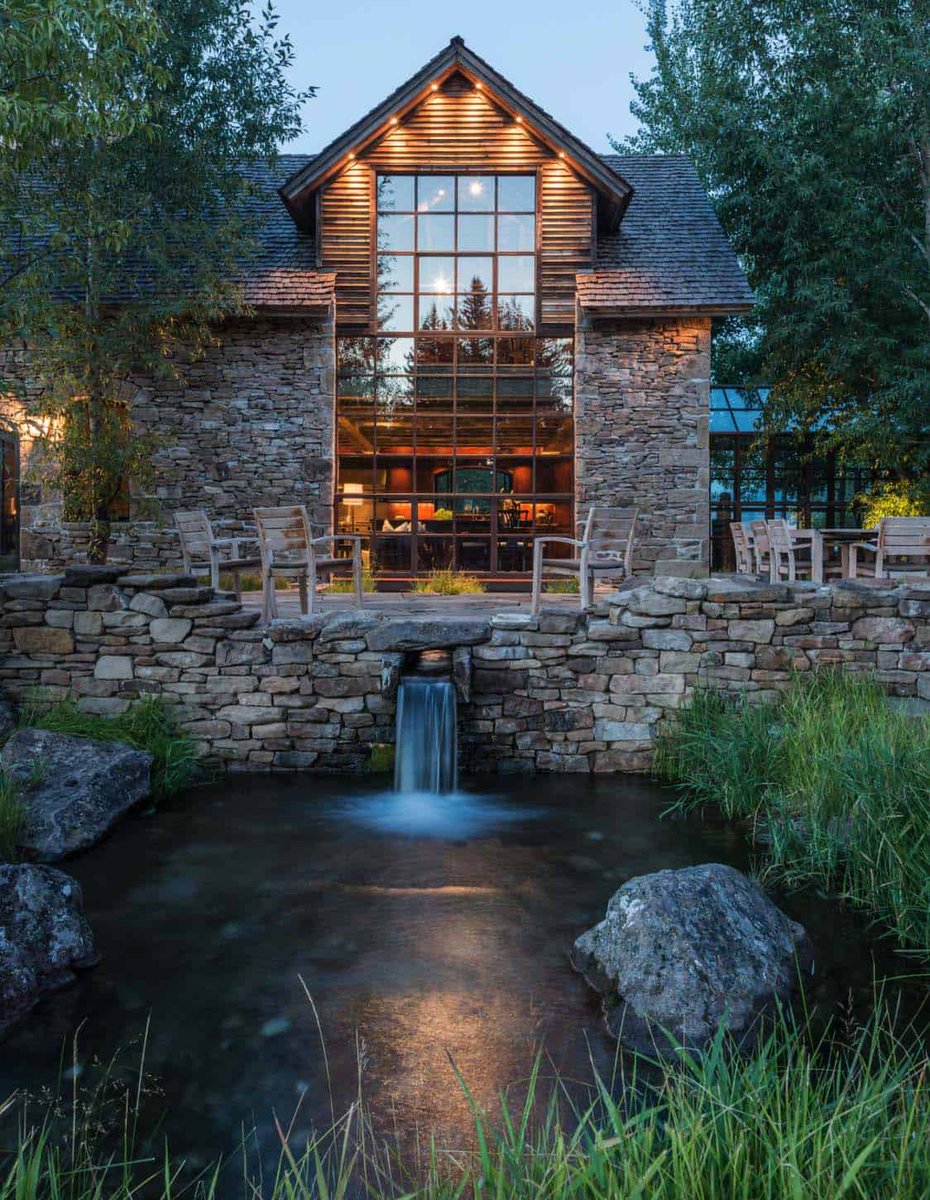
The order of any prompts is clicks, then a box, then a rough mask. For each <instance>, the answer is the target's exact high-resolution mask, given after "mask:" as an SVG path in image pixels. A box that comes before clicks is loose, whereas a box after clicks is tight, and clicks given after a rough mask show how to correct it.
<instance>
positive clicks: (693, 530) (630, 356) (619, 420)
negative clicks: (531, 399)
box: [575, 311, 710, 573]
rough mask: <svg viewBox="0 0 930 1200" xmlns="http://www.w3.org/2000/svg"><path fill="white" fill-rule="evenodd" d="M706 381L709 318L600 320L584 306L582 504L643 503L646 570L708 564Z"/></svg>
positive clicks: (578, 381) (579, 414)
mask: <svg viewBox="0 0 930 1200" xmlns="http://www.w3.org/2000/svg"><path fill="white" fill-rule="evenodd" d="M709 389H710V320H709V319H706V318H704V319H702V318H690V319H687V320H685V319H681V320H651V321H643V320H640V321H613V322H605V321H599V322H597V323H596V324H593V323H592V322H591V321H590V320H588V319H587V318H586V317H585V316H584V314H583V313H582V312H581V311H579V314H578V318H577V333H576V340H575V480H576V487H575V491H576V497H577V510H578V512H579V513H583V512H586V511H587V509H588V507H589V506H590V505H591V504H592V503H601V504H613V505H626V504H630V505H636V506H637V507H638V508H639V510H640V516H639V537H638V539H637V543H636V551H635V568H636V569H637V570H639V571H644V570H648V571H652V570H654V569H655V570H657V571H658V572H660V573H661V572H662V570H663V569H664V568H663V567H662V566H661V565H660V566H658V567H657V564H661V563H662V562H663V561H667V560H678V564H677V566H676V570H677V571H678V573H685V570H686V569H687V568H685V567H683V566H682V560H683V561H684V562H685V563H687V564H693V567H692V568H691V569H692V570H693V571H694V573H699V572H700V568H701V567H704V568H706V566H707V564H708V561H709V557H708V555H709V546H708V532H709V521H710V499H709V487H710V450H709V440H708V438H709V434H708V425H709V404H710V398H709V397H710V391H709ZM705 573H706V571H705Z"/></svg>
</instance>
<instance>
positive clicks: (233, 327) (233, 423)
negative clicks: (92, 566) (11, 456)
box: [0, 317, 335, 570]
mask: <svg viewBox="0 0 930 1200" xmlns="http://www.w3.org/2000/svg"><path fill="white" fill-rule="evenodd" d="M0 377H3V378H19V379H21V380H24V381H27V382H28V354H27V353H26V351H25V350H24V349H22V348H20V349H18V350H16V351H12V350H8V351H7V352H6V355H5V356H4V358H3V360H2V361H0ZM334 389H335V342H334V333H333V323H332V319H331V318H327V319H325V320H319V319H310V318H308V317H279V318H276V319H268V318H253V319H250V320H245V319H242V320H236V321H230V322H228V323H227V324H225V325H223V326H221V327H219V328H218V329H217V331H216V340H215V344H214V345H212V346H210V347H209V348H208V350H207V352H206V354H205V355H204V357H203V358H202V359H199V360H198V361H196V362H193V363H189V364H186V365H183V366H182V367H181V368H180V370H179V373H178V378H176V379H169V380H158V381H148V382H146V381H140V383H139V388H138V391H137V393H136V396H135V397H134V400H133V417H134V420H135V422H136V424H137V427H138V429H139V431H140V433H144V434H149V435H152V436H153V438H154V439H155V442H156V445H157V449H156V452H155V455H154V457H153V462H152V478H151V480H150V481H149V482H148V484H147V486H146V487H145V489H144V490H143V489H140V488H139V487H138V486H133V487H132V489H131V490H132V496H131V499H130V509H131V518H132V519H131V520H129V521H126V522H114V528H113V534H112V537H111V544H110V554H111V558H112V561H114V562H118V563H122V564H127V565H131V566H133V567H136V568H140V569H145V570H154V569H156V568H157V567H168V568H171V567H172V566H176V565H177V564H178V563H179V562H180V547H179V545H178V541H177V537H176V535H175V533H174V526H173V522H172V516H171V514H172V513H173V512H174V511H175V510H177V509H188V508H205V509H206V510H207V511H208V513H209V514H210V516H211V518H212V519H213V520H214V522H215V524H216V527H217V529H218V530H219V531H220V532H222V533H225V534H227V535H228V534H234V533H237V532H242V531H244V530H246V529H247V528H249V527H250V526H251V524H252V521H251V514H252V509H253V507H255V506H256V505H263V504H267V505H273V504H306V505H307V508H308V510H309V512H310V514H311V518H312V519H313V520H315V521H316V522H318V523H319V524H320V525H321V526H326V525H328V523H329V522H330V520H331V514H332V507H331V506H332V494H333V453H334V427H333V420H334V417H333V413H334V404H333V396H334ZM0 416H6V417H7V418H8V420H10V421H11V423H12V424H14V425H15V426H16V427H17V428H19V429H20V431H21V436H22V445H21V455H22V475H23V480H24V483H23V487H22V496H23V504H22V513H21V524H22V533H21V541H22V558H23V563H24V566H27V567H29V568H31V569H39V570H55V569H61V568H62V567H65V566H67V565H68V564H69V563H73V562H82V561H86V547H87V537H86V530H85V529H84V528H83V527H82V526H80V525H71V524H65V523H62V522H61V514H60V505H59V503H58V498H57V497H56V496H55V495H54V494H52V493H50V492H49V490H48V488H47V487H43V484H42V480H41V470H40V464H39V463H38V458H37V455H35V454H34V453H33V439H32V437H31V436H30V429H29V424H28V422H27V421H26V420H24V410H23V405H22V402H21V401H20V400H19V399H17V398H15V397H12V396H7V397H4V398H2V402H0Z"/></svg>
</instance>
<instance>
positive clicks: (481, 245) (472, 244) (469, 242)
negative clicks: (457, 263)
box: [459, 215, 494, 253]
mask: <svg viewBox="0 0 930 1200" xmlns="http://www.w3.org/2000/svg"><path fill="white" fill-rule="evenodd" d="M493 249H494V218H493V217H490V216H489V217H478V216H471V215H466V216H463V217H459V253H461V252H462V251H463V250H464V251H468V250H477V251H489V250H493Z"/></svg>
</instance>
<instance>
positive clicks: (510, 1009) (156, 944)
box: [0, 776, 905, 1159]
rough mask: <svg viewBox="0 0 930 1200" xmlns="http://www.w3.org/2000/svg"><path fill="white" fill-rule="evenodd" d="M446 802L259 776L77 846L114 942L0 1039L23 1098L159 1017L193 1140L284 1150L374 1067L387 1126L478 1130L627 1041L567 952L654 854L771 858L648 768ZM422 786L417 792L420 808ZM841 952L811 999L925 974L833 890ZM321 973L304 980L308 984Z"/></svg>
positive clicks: (178, 1135) (173, 1116) (801, 905)
mask: <svg viewBox="0 0 930 1200" xmlns="http://www.w3.org/2000/svg"><path fill="white" fill-rule="evenodd" d="M494 789H495V795H494V797H493V798H482V797H481V796H480V794H479V792H478V789H477V788H472V789H471V790H470V791H469V790H466V793H465V794H464V795H463V796H461V797H460V796H448V797H445V798H442V800H441V805H442V806H443V807H442V810H441V811H440V812H439V813H438V815H437V811H436V809H435V808H434V807H430V806H429V805H428V804H426V802H425V801H422V798H421V800H420V801H419V802H418V800H417V798H416V797H413V798H411V797H399V798H396V799H395V798H393V797H390V796H387V795H385V794H384V793H383V791H382V787H381V785H380V784H379V783H368V782H365V781H361V782H360V781H357V780H352V781H346V780H329V779H321V778H309V777H304V778H261V777H253V778H241V779H234V780H232V781H224V782H223V783H222V784H218V785H216V786H215V787H211V788H208V789H203V790H200V791H197V792H194V793H191V795H190V796H189V797H187V798H186V800H185V802H184V803H182V804H179V805H178V806H176V807H175V808H174V809H173V810H171V811H167V812H161V813H159V814H157V815H156V816H154V817H136V818H134V819H131V820H129V821H127V822H126V823H125V824H124V825H122V826H121V827H120V828H119V829H118V830H117V831H116V832H115V833H114V835H113V836H112V837H111V838H110V840H109V841H107V842H106V843H105V844H104V845H102V846H100V847H98V848H97V849H96V850H94V851H92V852H90V853H88V854H87V855H85V856H83V857H81V858H79V859H75V860H74V861H73V862H72V863H70V864H69V868H68V869H69V870H70V871H72V873H73V874H74V875H75V876H77V878H78V879H79V880H80V882H81V884H82V885H83V888H84V895H85V904H86V911H87V915H88V917H89V920H90V922H91V925H92V926H93V929H94V931H95V935H96V938H97V943H98V946H99V949H100V951H101V953H102V955H103V961H102V962H101V964H100V966H99V967H98V968H97V969H96V970H95V971H93V972H91V973H89V974H88V975H87V976H86V977H85V978H84V979H83V980H82V981H81V983H80V984H79V985H78V986H77V987H75V988H72V989H71V990H69V991H66V992H62V993H60V994H58V995H56V996H53V997H51V998H50V999H48V1000H47V1001H46V1002H45V1003H43V1004H42V1006H41V1007H40V1008H38V1009H37V1010H36V1011H35V1013H34V1014H33V1015H32V1017H31V1018H30V1019H29V1020H28V1021H27V1022H26V1023H25V1024H24V1025H23V1026H22V1027H21V1028H20V1029H19V1030H18V1031H17V1032H16V1033H15V1034H14V1035H13V1036H11V1037H10V1038H8V1039H7V1041H6V1042H5V1043H3V1044H2V1045H0V1094H4V1093H6V1092H8V1091H9V1090H11V1089H13V1088H15V1087H27V1088H33V1089H37V1088H38V1087H40V1086H41V1085H43V1084H47V1083H49V1082H50V1081H52V1080H53V1079H54V1076H55V1072H56V1068H57V1064H58V1058H59V1052H60V1048H61V1045H62V1043H63V1041H67V1040H68V1039H71V1038H72V1037H73V1035H74V1033H75V1030H76V1029H77V1028H78V1027H79V1026H81V1035H80V1043H79V1060H80V1062H81V1063H82V1064H86V1063H89V1062H90V1061H91V1059H92V1058H93V1056H94V1055H95V1054H96V1055H99V1056H101V1057H104V1058H109V1057H110V1056H111V1055H112V1054H113V1052H114V1051H115V1050H117V1049H118V1048H119V1047H120V1046H126V1045H128V1044H129V1043H131V1042H132V1041H133V1039H137V1038H138V1037H139V1035H140V1034H141V1032H142V1030H143V1028H144V1026H145V1023H146V1020H147V1018H148V1017H149V1016H151V1034H150V1045H149V1052H148V1066H149V1069H150V1070H151V1071H152V1072H153V1073H154V1074H155V1075H156V1076H158V1077H159V1078H160V1079H161V1081H162V1084H163V1087H164V1089H165V1093H166V1098H167V1101H168V1102H169V1103H168V1104H167V1105H166V1111H167V1114H168V1115H167V1117H166V1123H165V1126H164V1128H163V1132H165V1133H167V1135H168V1136H169V1138H170V1141H171V1144H172V1146H173V1147H174V1148H175V1149H177V1150H178V1151H183V1152H184V1153H187V1154H189V1155H191V1156H192V1157H194V1158H201V1159H203V1158H209V1157H212V1156H214V1155H215V1154H217V1153H219V1152H227V1151H230V1150H232V1149H233V1148H234V1147H235V1145H236V1142H237V1140H238V1138H239V1136H240V1133H241V1129H242V1127H243V1125H246V1126H248V1125H249V1124H250V1123H251V1122H253V1121H254V1123H255V1125H256V1128H257V1130H258V1137H259V1140H260V1141H261V1142H262V1143H263V1144H264V1145H265V1147H266V1150H267V1151H268V1152H270V1153H271V1155H272V1156H273V1154H274V1144H275V1138H274V1134H273V1124H272V1111H273V1110H274V1111H276V1112H277V1113H278V1114H280V1115H281V1116H282V1117H285V1118H286V1117H289V1116H290V1114H291V1113H292V1112H293V1109H294V1107H295V1105H296V1104H297V1103H298V1101H301V1116H300V1121H301V1122H303V1123H305V1124H306V1125H309V1124H310V1122H311V1121H318V1122H319V1121H325V1120H326V1119H327V1118H328V1116H329V1113H330V1103H331V1102H330V1095H329V1091H330V1085H328V1084H327V1078H326V1070H325V1066H324V1059H323V1053H322V1049H321V1044H320V1038H319V1035H318V1032H317V1027H316V1023H315V1020H314V1015H313V1011H312V1009H311V1007H310V1005H309V1003H308V1001H307V998H306V995H305V992H304V986H303V983H305V984H306V988H307V990H308V991H309V992H310V994H311V995H312V997H313V1000H314V1002H315V1004H316V1007H317V1010H318V1013H319V1018H320V1023H321V1025H322V1029H323V1033H324V1035H325V1039H326V1049H327V1053H328V1061H329V1072H330V1076H331V1088H332V1105H333V1106H334V1108H335V1110H336V1111H337V1112H340V1111H342V1110H343V1109H344V1108H345V1107H346V1106H347V1105H348V1104H349V1103H350V1102H351V1100H352V1099H353V1097H354V1096H355V1094H356V1089H357V1086H358V1071H359V1069H360V1068H361V1072H362V1080H363V1087H364V1090H365V1092H366V1094H367V1097H368V1100H369V1102H370V1103H371V1104H372V1106H373V1108H374V1112H375V1114H376V1117H377V1119H378V1120H379V1121H380V1122H381V1124H382V1125H383V1126H384V1127H391V1128H396V1129H398V1130H400V1131H401V1132H402V1133H409V1132H410V1131H412V1130H414V1129H417V1128H418V1129H420V1130H421V1131H430V1130H431V1131H435V1132H436V1133H437V1134H438V1135H439V1136H440V1137H441V1138H444V1139H446V1140H448V1141H451V1142H453V1143H461V1142H462V1141H464V1140H465V1139H466V1138H467V1131H468V1127H469V1119H468V1111H467V1106H466V1103H465V1101H464V1099H463V1097H462V1095H461V1093H460V1091H459V1089H458V1088H457V1086H456V1084H455V1080H454V1076H453V1072H452V1068H451V1065H450V1058H451V1060H453V1061H454V1062H455V1064H456V1066H457V1067H458V1068H459V1069H460V1070H461V1072H462V1074H463V1075H464V1077H465V1078H466V1080H467V1081H468V1083H469V1085H470V1087H471V1089H472V1091H473V1093H474V1094H475V1096H476V1098H477V1099H478V1100H479V1101H481V1102H483V1103H488V1104H493V1101H494V1099H495V1096H496V1094H497V1092H498V1090H499V1089H500V1088H503V1087H506V1086H508V1085H510V1084H513V1083H515V1082H517V1083H518V1081H519V1080H521V1079H523V1078H525V1076H526V1074H527V1072H528V1070H529V1067H530V1065H531V1062H532V1059H533V1056H534V1054H535V1053H536V1051H537V1050H538V1049H539V1048H540V1047H543V1046H544V1047H545V1050H546V1053H547V1056H548V1059H549V1061H550V1062H551V1064H552V1065H553V1066H555V1067H556V1068H558V1069H559V1070H560V1071H561V1072H563V1073H565V1074H567V1075H569V1076H572V1077H577V1078H586V1077H588V1076H589V1075H590V1065H589V1060H592V1059H593V1061H594V1062H595V1063H596V1064H597V1065H598V1066H599V1067H600V1068H601V1069H603V1070H605V1071H609V1070H610V1068H611V1065H612V1062H613V1056H614V1047H613V1045H612V1043H611V1042H610V1041H609V1040H608V1038H607V1037H606V1035H605V1034H604V1031H603V1029H602V1026H601V1022H600V1017H599V1012H598V1006H597V1003H596V1000H595V998H594V997H593V995H592V994H591V993H590V992H589V991H588V990H587V988H586V987H585V985H584V984H583V983H582V981H581V980H580V979H579V978H578V977H577V976H576V975H574V974H573V973H572V971H571V970H570V968H569V966H568V961H567V952H568V949H569V947H570V945H571V942H572V939H573V938H574V937H575V936H576V935H577V934H578V933H579V932H580V931H581V930H583V929H585V928H586V927H587V926H588V925H590V924H591V923H592V922H593V921H595V920H597V919H598V918H599V917H600V916H601V915H602V913H603V910H604V907H605V904H606V901H607V899H608V897H609V896H610V894H611V893H612V891H613V890H614V889H615V888H616V887H618V886H619V885H620V884H621V883H623V882H624V880H626V879H628V878H629V877H630V876H632V875H635V874H641V873H643V872H645V871H652V870H657V869H659V868H662V867H680V866H686V865H689V864H692V863H699V862H707V861H714V860H716V861H722V862H727V863H731V864H733V865H734V866H737V867H741V868H745V867H746V866H747V848H746V845H745V843H744V839H743V835H742V832H741V831H740V830H738V829H735V828H734V827H732V826H728V825H726V824H722V823H717V824H714V823H704V824H702V823H699V822H697V821H690V820H689V821H682V820H660V819H659V816H660V813H661V811H662V809H663V808H664V807H665V805H666V804H667V802H668V795H667V793H663V792H662V791H661V790H660V789H658V788H657V787H654V786H652V785H650V784H648V783H646V782H643V781H636V780H622V779H596V780H588V779H584V778H564V777H561V778H560V777H556V776H552V777H549V778H540V777H538V776H537V777H534V778H532V779H528V780H511V781H507V780H500V781H495V784H494ZM403 805H406V806H407V807H406V808H404V807H399V806H403ZM784 907H786V908H787V909H788V911H789V912H790V913H791V915H792V916H794V917H795V918H796V919H798V920H801V921H803V922H804V923H805V924H806V925H807V926H808V928H809V929H810V931H811V933H812V936H813V938H814V942H815V945H816V947H817V951H818V963H817V975H816V979H815V981H814V983H813V986H812V989H811V995H812V999H813V1000H814V1001H815V1002H816V1003H818V1004H820V1005H821V1006H822V1007H823V1008H825V1009H829V1008H831V1007H833V1006H836V1005H838V1004H844V1003H845V1002H846V1001H847V998H848V997H849V995H850V994H851V995H852V997H853V1000H854V1003H855V1004H857V1005H858V1006H859V1007H860V1008H864V1007H866V1006H867V1004H868V1000H869V997H870V996H871V993H872V983H873V974H874V973H878V974H879V975H887V974H895V973H899V972H901V971H903V970H904V969H905V964H904V963H903V962H902V961H901V960H898V959H896V958H895V957H894V956H893V955H892V954H891V953H890V950H889V949H888V948H887V947H881V946H876V945H874V944H872V945H871V946H870V944H869V943H868V942H867V941H866V939H865V935H864V929H865V925H864V922H863V921H862V920H860V919H859V918H856V917H853V916H850V915H849V914H848V913H843V912H842V911H841V910H840V909H839V907H838V906H837V905H835V904H833V903H830V902H827V901H824V900H817V899H813V898H810V897H793V898H791V899H790V900H789V901H788V902H786V903H785V904H784ZM302 981H303V983H302Z"/></svg>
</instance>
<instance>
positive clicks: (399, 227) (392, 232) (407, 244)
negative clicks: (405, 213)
mask: <svg viewBox="0 0 930 1200" xmlns="http://www.w3.org/2000/svg"><path fill="white" fill-rule="evenodd" d="M413 222H414V218H413V217H401V216H390V215H389V216H384V217H379V218H378V250H379V251H384V252H386V253H387V252H390V251H392V250H412V249H413Z"/></svg>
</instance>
